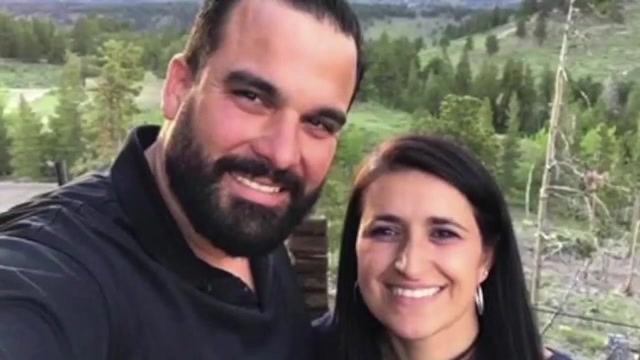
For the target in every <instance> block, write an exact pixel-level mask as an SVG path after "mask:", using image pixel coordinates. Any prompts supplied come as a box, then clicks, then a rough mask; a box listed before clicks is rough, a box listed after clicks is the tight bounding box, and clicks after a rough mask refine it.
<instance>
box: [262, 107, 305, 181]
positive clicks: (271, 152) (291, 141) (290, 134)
mask: <svg viewBox="0 0 640 360" xmlns="http://www.w3.org/2000/svg"><path fill="white" fill-rule="evenodd" d="M299 122H300V121H299V117H298V116H297V115H296V114H293V113H288V112H285V111H282V112H278V113H276V114H274V116H273V117H272V118H271V119H270V120H269V124H268V125H267V126H265V128H264V129H263V133H262V134H261V135H260V136H259V138H258V139H256V141H254V142H253V151H254V152H255V153H256V154H257V155H260V156H261V157H264V158H266V159H267V160H269V161H270V162H271V165H272V166H274V167H275V168H277V169H292V168H295V167H297V166H298V164H299V163H300V158H301V148H300V146H301V144H300V129H299V128H300V124H299Z"/></svg>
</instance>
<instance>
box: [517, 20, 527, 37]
mask: <svg viewBox="0 0 640 360" xmlns="http://www.w3.org/2000/svg"><path fill="white" fill-rule="evenodd" d="M516 36H518V37H519V38H521V39H524V38H525V37H527V23H526V18H524V17H519V18H518V21H517V23H516Z"/></svg>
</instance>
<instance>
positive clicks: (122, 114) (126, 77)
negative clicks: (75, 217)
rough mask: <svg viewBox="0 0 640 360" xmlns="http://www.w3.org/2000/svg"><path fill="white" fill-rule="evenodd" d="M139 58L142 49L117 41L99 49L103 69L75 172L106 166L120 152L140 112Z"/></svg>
mask: <svg viewBox="0 0 640 360" xmlns="http://www.w3.org/2000/svg"><path fill="white" fill-rule="evenodd" d="M141 55H142V49H141V48H139V47H137V46H135V45H133V44H130V43H123V42H120V41H117V40H109V41H106V42H105V43H104V44H103V46H102V47H101V48H100V49H99V59H100V63H101V64H102V66H101V68H100V76H99V77H98V79H97V80H96V87H95V89H92V90H91V92H92V93H93V96H92V103H91V105H90V115H89V117H88V119H87V120H88V121H87V123H86V125H87V126H86V128H85V129H83V132H84V134H85V138H86V141H87V143H86V144H85V145H86V148H85V149H86V151H85V153H86V157H85V159H84V161H83V164H82V165H80V168H77V169H76V172H81V171H83V170H88V169H93V168H95V167H101V166H104V165H107V164H108V163H109V162H111V161H112V159H113V157H114V156H115V155H116V153H117V151H118V150H119V149H120V147H121V144H122V141H123V140H124V138H125V137H126V134H127V132H128V131H129V130H130V127H131V125H132V120H133V116H134V115H135V114H137V113H138V112H139V111H140V110H139V109H138V107H137V105H136V97H137V96H138V94H139V93H140V90H141V88H140V86H139V85H138V82H140V81H141V80H142V79H143V76H144V71H143V69H142V67H141V66H140V57H141ZM85 168H86V169H85Z"/></svg>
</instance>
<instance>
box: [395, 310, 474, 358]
mask: <svg viewBox="0 0 640 360" xmlns="http://www.w3.org/2000/svg"><path fill="white" fill-rule="evenodd" d="M478 331H479V330H478V319H477V317H476V316H475V314H473V316H472V317H468V316H466V315H465V316H464V317H463V318H460V319H459V320H458V321H456V322H455V323H453V324H451V325H450V326H449V327H447V328H445V329H442V330H440V331H438V332H436V333H434V334H433V335H432V336H429V337H427V338H424V339H420V340H406V339H401V338H398V337H397V336H395V335H393V334H390V340H391V347H392V350H393V352H394V353H395V355H396V358H397V359H398V360H469V359H471V358H472V356H473V352H474V351H473V347H474V346H475V345H474V343H475V339H476V337H477V335H478Z"/></svg>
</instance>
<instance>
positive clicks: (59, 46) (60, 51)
mask: <svg viewBox="0 0 640 360" xmlns="http://www.w3.org/2000/svg"><path fill="white" fill-rule="evenodd" d="M66 50H67V44H66V42H65V40H64V34H62V33H61V32H57V33H55V34H54V35H53V36H52V37H51V46H50V49H49V53H48V54H47V62H48V63H49V64H62V63H64V59H65V53H66Z"/></svg>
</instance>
